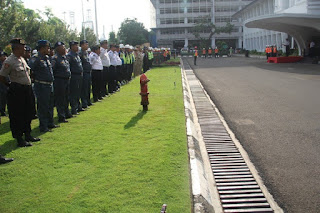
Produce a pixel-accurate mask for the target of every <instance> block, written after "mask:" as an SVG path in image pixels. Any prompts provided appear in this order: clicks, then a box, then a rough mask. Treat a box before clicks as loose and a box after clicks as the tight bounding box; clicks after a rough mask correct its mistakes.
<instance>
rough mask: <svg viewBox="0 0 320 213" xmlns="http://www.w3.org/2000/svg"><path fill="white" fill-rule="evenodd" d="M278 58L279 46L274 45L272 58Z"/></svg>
mask: <svg viewBox="0 0 320 213" xmlns="http://www.w3.org/2000/svg"><path fill="white" fill-rule="evenodd" d="M277 56H278V50H277V45H273V48H272V57H277Z"/></svg>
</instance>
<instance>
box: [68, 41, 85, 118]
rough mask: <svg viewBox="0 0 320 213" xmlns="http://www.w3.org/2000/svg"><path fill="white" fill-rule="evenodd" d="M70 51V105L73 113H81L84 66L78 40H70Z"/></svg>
mask: <svg viewBox="0 0 320 213" xmlns="http://www.w3.org/2000/svg"><path fill="white" fill-rule="evenodd" d="M69 45H70V52H69V53H68V55H67V59H68V61H69V64H70V71H71V79H70V105H71V113H72V115H79V112H80V111H84V109H82V108H81V105H80V96H81V90H82V81H83V68H82V64H81V59H80V57H79V54H78V51H79V46H78V42H76V41H71V42H69Z"/></svg>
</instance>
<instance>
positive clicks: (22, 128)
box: [0, 38, 40, 147]
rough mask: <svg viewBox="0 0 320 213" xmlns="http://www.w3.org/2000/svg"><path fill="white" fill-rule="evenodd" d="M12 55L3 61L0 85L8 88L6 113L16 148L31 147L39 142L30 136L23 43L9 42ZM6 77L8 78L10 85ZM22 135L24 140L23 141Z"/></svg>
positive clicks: (29, 98)
mask: <svg viewBox="0 0 320 213" xmlns="http://www.w3.org/2000/svg"><path fill="white" fill-rule="evenodd" d="M10 43H11V49H12V54H11V55H10V56H9V57H8V58H7V59H6V60H5V61H4V63H3V66H2V68H1V70H0V83H3V84H5V85H6V86H7V87H9V90H8V109H9V110H8V111H9V119H10V129H11V132H12V136H13V138H15V139H16V140H17V142H18V146H20V147H27V146H32V144H31V143H30V142H37V141H40V139H39V138H34V137H32V136H31V120H32V117H33V111H32V107H31V106H32V103H31V102H32V95H33V92H32V87H31V79H30V67H29V66H28V65H27V63H26V61H25V60H24V58H23V55H24V51H25V50H24V49H25V44H26V43H25V41H24V40H23V39H21V38H14V39H12V40H11V41H10ZM6 77H9V78H10V81H11V83H10V84H9V82H8V81H7V79H6ZM23 134H24V135H25V139H23V138H22V137H23Z"/></svg>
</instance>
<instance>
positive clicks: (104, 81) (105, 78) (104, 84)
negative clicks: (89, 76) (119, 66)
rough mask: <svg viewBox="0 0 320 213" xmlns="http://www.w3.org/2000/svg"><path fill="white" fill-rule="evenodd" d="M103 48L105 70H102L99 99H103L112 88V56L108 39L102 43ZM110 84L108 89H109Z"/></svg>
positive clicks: (101, 56)
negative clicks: (110, 70)
mask: <svg viewBox="0 0 320 213" xmlns="http://www.w3.org/2000/svg"><path fill="white" fill-rule="evenodd" d="M100 45H101V48H100V52H101V53H100V58H101V61H102V65H103V71H102V80H101V87H100V90H101V95H99V97H98V100H102V99H103V97H105V96H107V95H109V92H110V88H111V86H110V85H109V82H110V72H109V67H110V58H109V55H108V41H107V40H103V41H101V43H100ZM107 85H108V89H107Z"/></svg>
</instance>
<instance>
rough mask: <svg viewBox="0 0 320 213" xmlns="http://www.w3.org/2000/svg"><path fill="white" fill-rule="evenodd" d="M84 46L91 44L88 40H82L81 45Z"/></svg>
mask: <svg viewBox="0 0 320 213" xmlns="http://www.w3.org/2000/svg"><path fill="white" fill-rule="evenodd" d="M82 44H89V42H88V41H87V40H82V41H80V45H82Z"/></svg>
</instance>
